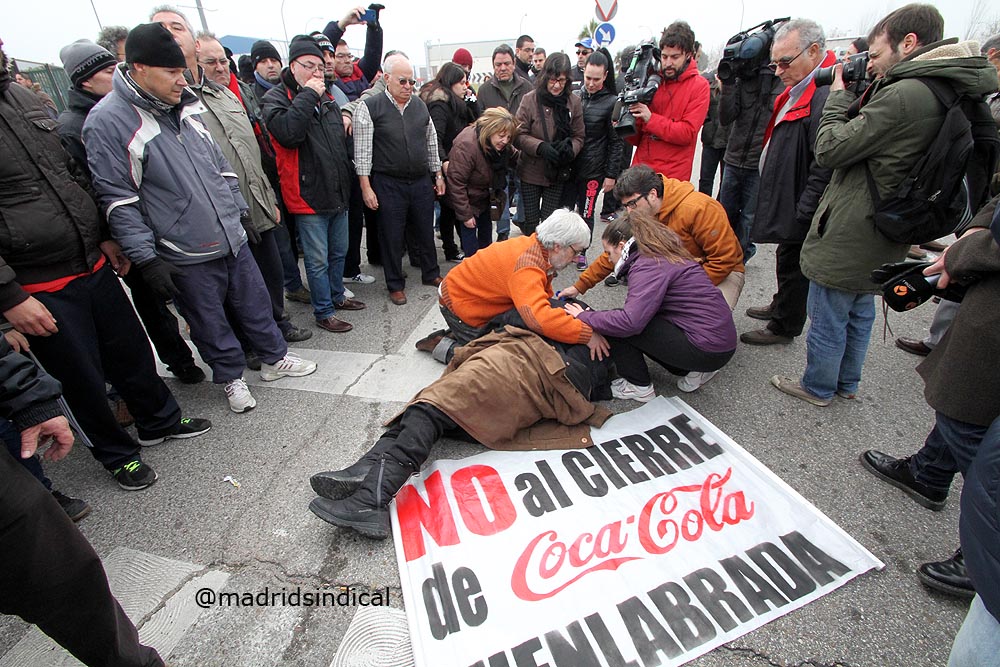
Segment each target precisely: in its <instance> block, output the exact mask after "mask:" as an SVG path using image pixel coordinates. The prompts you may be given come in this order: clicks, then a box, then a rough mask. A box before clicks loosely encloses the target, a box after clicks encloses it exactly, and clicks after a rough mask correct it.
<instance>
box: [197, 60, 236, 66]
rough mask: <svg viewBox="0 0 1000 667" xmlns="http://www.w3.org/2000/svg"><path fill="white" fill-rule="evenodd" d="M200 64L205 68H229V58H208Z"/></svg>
mask: <svg viewBox="0 0 1000 667" xmlns="http://www.w3.org/2000/svg"><path fill="white" fill-rule="evenodd" d="M201 64H202V65H203V66H205V67H215V66H216V65H218V66H219V67H229V58H218V59H216V58H209V59H207V60H202V61H201Z"/></svg>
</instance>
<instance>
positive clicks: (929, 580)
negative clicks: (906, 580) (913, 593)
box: [917, 549, 976, 600]
mask: <svg viewBox="0 0 1000 667" xmlns="http://www.w3.org/2000/svg"><path fill="white" fill-rule="evenodd" d="M917 578H918V579H920V581H921V583H923V584H924V585H925V586H927V587H928V588H933V589H934V590H936V591H941V592H942V593H947V594H948V595H955V596H958V597H962V598H968V599H970V600H971V599H972V598H973V597H975V595H976V589H975V587H973V585H972V580H971V579H969V573H968V572H967V571H966V569H965V557H964V556H963V555H962V550H961V549H959V550H958V551H956V552H955V555H954V556H952V557H951V558H949V559H948V560H942V561H939V562H937V563H924V564H923V565H921V566H920V567H918V568H917Z"/></svg>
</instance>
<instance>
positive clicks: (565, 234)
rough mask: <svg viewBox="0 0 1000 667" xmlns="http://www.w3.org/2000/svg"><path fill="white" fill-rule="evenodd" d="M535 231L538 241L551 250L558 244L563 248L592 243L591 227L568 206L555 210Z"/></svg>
mask: <svg viewBox="0 0 1000 667" xmlns="http://www.w3.org/2000/svg"><path fill="white" fill-rule="evenodd" d="M535 231H536V232H537V233H538V242H539V243H541V244H542V245H543V246H545V247H546V248H548V249H549V250H551V249H552V248H553V247H554V246H555V245H557V244H558V245H559V246H561V247H563V248H568V247H570V246H572V245H582V246H589V245H590V228H589V227H587V223H586V222H584V221H583V218H581V217H580V216H579V215H577V214H576V213H574V212H573V211H571V210H569V209H568V208H561V209H559V210H557V211H553V212H552V215H550V216H549V217H548V218H546V219H545V222H543V223H542V224H540V225H538V227H537V229H536V230H535Z"/></svg>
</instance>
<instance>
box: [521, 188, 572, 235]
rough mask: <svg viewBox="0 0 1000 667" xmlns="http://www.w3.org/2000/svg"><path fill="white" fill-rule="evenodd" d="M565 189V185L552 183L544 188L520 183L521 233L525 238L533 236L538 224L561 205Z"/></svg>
mask: <svg viewBox="0 0 1000 667" xmlns="http://www.w3.org/2000/svg"><path fill="white" fill-rule="evenodd" d="M565 189H566V183H554V184H552V185H550V186H548V187H546V186H542V185H535V184H534V183H526V182H524V181H521V203H523V204H524V222H523V223H521V231H522V232H524V234H525V236H527V235H529V234H534V233H535V228H536V227H538V224H539V223H540V222H542V221H544V220H546V219H547V218H548V217H549V216H550V215H552V213H553V211H555V210H556V209H558V208H559V207H560V206H561V205H562V200H563V192H564V191H565Z"/></svg>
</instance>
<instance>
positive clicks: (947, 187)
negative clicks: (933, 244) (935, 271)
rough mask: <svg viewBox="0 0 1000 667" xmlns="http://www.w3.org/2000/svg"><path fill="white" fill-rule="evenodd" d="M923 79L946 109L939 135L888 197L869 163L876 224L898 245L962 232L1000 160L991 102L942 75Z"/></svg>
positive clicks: (985, 195)
mask: <svg viewBox="0 0 1000 667" xmlns="http://www.w3.org/2000/svg"><path fill="white" fill-rule="evenodd" d="M917 80H918V81H920V82H921V83H923V84H924V85H925V86H927V87H928V88H929V89H930V90H931V92H932V93H934V96H935V97H936V98H937V100H938V101H939V102H940V103H941V105H942V106H944V108H945V109H946V113H945V117H944V122H943V123H942V124H941V129H940V131H939V132H938V135H937V137H936V138H935V139H934V141H933V142H931V145H930V146H928V148H927V152H926V153H925V154H924V156H923V157H921V158H920V160H919V161H918V162H917V164H916V166H914V168H913V170H912V171H910V173H909V174H908V175H907V177H906V178H905V179H903V182H902V183H901V184H900V185H899V187H898V188H897V189H896V191H895V192H894V193H893V194H892V195H891V196H890V197H887V198H886V199H881V198H880V197H879V195H878V189H877V188H876V187H875V180H874V179H873V178H872V174H871V170H869V169H868V167H867V165H866V167H865V169H866V171H867V174H868V189H869V191H870V192H871V197H872V202H873V203H874V205H875V227H876V228H878V230H879V231H880V232H882V234H883V235H884V236H886V237H887V238H888V239H889V240H891V241H895V242H896V243H910V244H918V243H926V242H928V241H933V240H934V239H937V238H940V237H942V236H947V235H948V234H951V233H953V232H956V231H961V228H962V227H963V226H964V225H965V224H966V223H968V222H969V220H971V219H972V216H973V215H975V213H976V212H977V211H978V210H979V208H980V207H981V206H982V205H983V204H984V203H985V202H986V200H987V198H988V197H989V183H990V178H991V177H992V176H993V174H994V172H995V171H996V167H997V162H998V159H1000V136H998V134H997V130H996V125H995V123H994V121H993V116H992V115H991V114H990V109H989V106H988V105H987V104H986V102H984V101H983V100H981V99H979V100H977V99H972V98H969V97H964V96H960V95H958V94H957V93H956V92H955V91H954V90H953V89H952V87H951V86H950V85H949V84H948V83H946V82H944V81H942V80H940V79H936V78H919V79H917Z"/></svg>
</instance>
